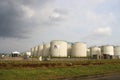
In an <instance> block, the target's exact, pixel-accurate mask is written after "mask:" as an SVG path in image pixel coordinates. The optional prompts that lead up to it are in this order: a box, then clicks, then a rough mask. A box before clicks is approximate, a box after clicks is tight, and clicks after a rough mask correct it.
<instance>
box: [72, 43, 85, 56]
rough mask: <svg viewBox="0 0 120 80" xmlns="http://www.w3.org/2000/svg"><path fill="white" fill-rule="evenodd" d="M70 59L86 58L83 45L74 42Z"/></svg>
mask: <svg viewBox="0 0 120 80" xmlns="http://www.w3.org/2000/svg"><path fill="white" fill-rule="evenodd" d="M71 57H87V46H86V44H85V43H80V42H76V43H74V44H73V45H72V54H71Z"/></svg>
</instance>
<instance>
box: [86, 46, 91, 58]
mask: <svg viewBox="0 0 120 80" xmlns="http://www.w3.org/2000/svg"><path fill="white" fill-rule="evenodd" d="M90 56H91V55H90V49H89V48H88V49H87V57H90Z"/></svg>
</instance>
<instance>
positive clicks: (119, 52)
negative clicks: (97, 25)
mask: <svg viewBox="0 0 120 80" xmlns="http://www.w3.org/2000/svg"><path fill="white" fill-rule="evenodd" d="M114 55H115V56H120V46H115V47H114Z"/></svg>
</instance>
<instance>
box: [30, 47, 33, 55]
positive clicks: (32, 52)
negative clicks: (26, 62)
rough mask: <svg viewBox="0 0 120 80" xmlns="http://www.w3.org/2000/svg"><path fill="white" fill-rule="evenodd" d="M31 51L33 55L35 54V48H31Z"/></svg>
mask: <svg viewBox="0 0 120 80" xmlns="http://www.w3.org/2000/svg"><path fill="white" fill-rule="evenodd" d="M30 51H31V55H32V56H33V55H34V48H31V49H30Z"/></svg>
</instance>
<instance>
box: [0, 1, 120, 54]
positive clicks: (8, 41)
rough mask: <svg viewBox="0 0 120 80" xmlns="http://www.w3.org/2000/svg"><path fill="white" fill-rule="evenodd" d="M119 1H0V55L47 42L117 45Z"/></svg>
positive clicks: (119, 38) (119, 27) (119, 18)
mask: <svg viewBox="0 0 120 80" xmlns="http://www.w3.org/2000/svg"><path fill="white" fill-rule="evenodd" d="M119 4H120V0H0V52H11V51H15V50H17V51H20V52H22V51H26V50H29V49H30V48H31V47H33V46H36V45H39V44H42V43H43V42H46V43H47V42H50V41H51V40H65V41H68V42H77V41H79V42H86V43H87V44H88V46H92V45H103V44H111V45H120V36H119V33H120V22H119V21H120V5H119Z"/></svg>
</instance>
